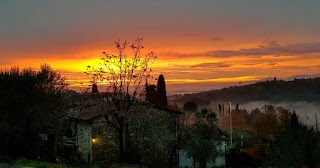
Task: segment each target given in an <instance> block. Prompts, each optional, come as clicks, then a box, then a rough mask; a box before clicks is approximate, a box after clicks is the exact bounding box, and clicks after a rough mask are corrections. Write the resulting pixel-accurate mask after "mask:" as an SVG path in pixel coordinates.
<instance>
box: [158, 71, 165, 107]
mask: <svg viewBox="0 0 320 168" xmlns="http://www.w3.org/2000/svg"><path fill="white" fill-rule="evenodd" d="M157 105H158V106H160V107H167V93H166V83H165V81H164V77H163V75H160V76H159V78H158V84H157Z"/></svg>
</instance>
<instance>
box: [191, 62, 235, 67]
mask: <svg viewBox="0 0 320 168" xmlns="http://www.w3.org/2000/svg"><path fill="white" fill-rule="evenodd" d="M230 66H231V65H229V64H226V63H223V62H217V63H201V64H196V65H193V66H191V68H226V67H230Z"/></svg>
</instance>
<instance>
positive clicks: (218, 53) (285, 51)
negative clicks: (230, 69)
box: [162, 41, 320, 57]
mask: <svg viewBox="0 0 320 168" xmlns="http://www.w3.org/2000/svg"><path fill="white" fill-rule="evenodd" d="M315 53H320V42H309V43H293V44H280V43H279V42H277V41H268V42H264V43H263V44H262V45H259V46H257V47H254V48H244V49H240V50H212V51H205V52H199V53H176V52H167V53H162V54H166V55H171V56H178V57H180V56H182V57H197V56H210V57H238V56H251V57H260V56H264V55H273V56H291V55H306V54H315Z"/></svg>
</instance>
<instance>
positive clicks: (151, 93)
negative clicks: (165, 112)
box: [146, 82, 157, 104]
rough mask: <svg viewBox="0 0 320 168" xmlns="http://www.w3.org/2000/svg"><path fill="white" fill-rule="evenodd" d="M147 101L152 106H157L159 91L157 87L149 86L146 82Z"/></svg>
mask: <svg viewBox="0 0 320 168" xmlns="http://www.w3.org/2000/svg"><path fill="white" fill-rule="evenodd" d="M146 101H148V102H149V103H150V104H156V102H157V91H156V85H148V83H147V82H146Z"/></svg>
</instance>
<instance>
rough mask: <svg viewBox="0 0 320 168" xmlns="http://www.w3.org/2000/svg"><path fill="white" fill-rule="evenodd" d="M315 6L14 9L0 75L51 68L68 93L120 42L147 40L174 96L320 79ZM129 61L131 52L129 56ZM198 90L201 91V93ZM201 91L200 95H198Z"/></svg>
mask: <svg viewBox="0 0 320 168" xmlns="http://www.w3.org/2000/svg"><path fill="white" fill-rule="evenodd" d="M319 7H320V1H318V0H308V1H301V0H268V1H257V0H229V1H226V0H199V1H196V0H192V1H191V0H161V1H160V0H158V1H151V0H136V1H133V0H127V1H121V0H91V1H88V0H54V1H53V0H51V1H49V0H28V1H22V0H9V1H1V2H0V60H1V61H0V68H2V69H3V68H9V67H11V66H15V65H17V66H19V67H21V68H23V67H29V66H31V67H34V68H39V66H40V64H41V63H49V64H50V65H51V66H52V67H53V68H54V69H56V70H58V71H59V72H61V73H62V74H63V75H64V76H66V77H67V79H68V82H69V83H70V86H71V87H75V86H78V85H79V83H81V82H84V81H86V80H87V77H86V76H85V75H84V73H83V72H84V71H85V70H86V66H87V65H97V64H99V62H100V61H99V58H101V57H102V56H103V55H102V52H103V51H105V52H107V53H111V54H112V53H115V48H114V43H113V41H115V40H117V39H118V38H119V39H120V40H128V41H129V42H130V41H133V40H134V39H135V38H136V37H143V38H144V47H145V49H144V51H143V53H145V54H146V53H148V52H150V51H153V52H155V54H156V56H157V57H158V59H157V60H156V62H155V64H154V65H153V69H154V75H155V76H158V75H159V74H160V73H161V74H164V76H165V79H166V82H167V88H168V90H169V91H171V92H173V91H178V90H183V91H201V90H209V89H211V88H219V87H223V86H227V85H228V84H230V82H232V83H238V82H246V81H252V80H261V79H265V78H271V77H272V78H273V77H274V76H276V77H277V78H288V77H290V76H294V75H302V74H304V75H311V74H319V73H320V10H319ZM128 53H130V50H128ZM195 86H198V87H195ZM195 88H197V89H195Z"/></svg>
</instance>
